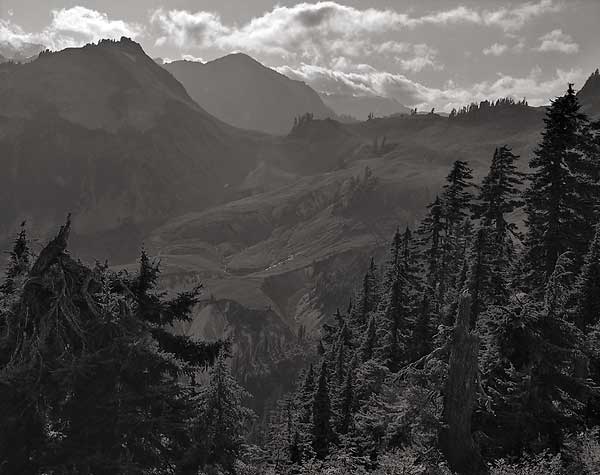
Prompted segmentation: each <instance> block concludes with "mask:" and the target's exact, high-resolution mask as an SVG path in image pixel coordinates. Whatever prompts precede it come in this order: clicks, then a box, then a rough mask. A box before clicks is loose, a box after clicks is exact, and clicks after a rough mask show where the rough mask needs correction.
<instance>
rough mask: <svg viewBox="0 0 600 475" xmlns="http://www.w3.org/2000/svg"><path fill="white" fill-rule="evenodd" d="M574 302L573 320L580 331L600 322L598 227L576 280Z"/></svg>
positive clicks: (599, 235) (599, 239) (599, 233)
mask: <svg viewBox="0 0 600 475" xmlns="http://www.w3.org/2000/svg"><path fill="white" fill-rule="evenodd" d="M575 301H576V303H575V305H576V306H575V312H574V317H575V318H574V320H575V323H576V325H577V326H578V327H579V329H580V330H583V331H585V330H586V329H587V328H588V327H589V326H591V325H595V324H597V323H598V322H599V321H600V320H599V319H600V225H596V234H595V236H594V239H593V240H592V241H591V242H590V246H589V250H588V252H587V254H586V256H585V259H584V262H583V266H582V268H581V271H580V273H579V276H578V278H577V283H576V287H575Z"/></svg>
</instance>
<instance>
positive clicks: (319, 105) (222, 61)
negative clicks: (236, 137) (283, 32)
mask: <svg viewBox="0 0 600 475" xmlns="http://www.w3.org/2000/svg"><path fill="white" fill-rule="evenodd" d="M163 67H164V68H165V69H166V70H167V71H169V72H170V73H171V74H173V76H174V77H175V78H177V79H178V80H179V81H180V82H181V83H182V84H183V85H184V86H185V88H186V89H187V91H188V92H189V94H190V96H191V97H192V98H193V99H194V100H195V101H196V102H197V103H198V104H200V106H202V107H203V108H204V109H206V110H207V111H208V112H209V113H211V114H212V115H214V116H215V117H218V118H219V119H221V120H222V121H224V122H227V123H228V124H232V125H234V126H236V127H240V128H244V129H253V130H259V131H263V132H268V133H272V134H287V133H288V132H289V131H290V129H291V127H292V124H293V122H294V118H295V117H297V116H299V115H302V114H305V113H307V112H310V113H313V114H314V115H315V117H317V118H324V117H333V116H335V114H334V113H333V111H332V110H331V109H330V108H328V107H327V106H326V105H325V104H323V101H322V100H321V98H320V97H319V95H318V94H317V93H316V92H315V91H314V90H312V89H311V88H310V87H309V86H307V85H306V84H304V83H303V82H300V81H294V80H291V79H289V78H287V77H286V76H284V75H282V74H279V73H278V72H276V71H274V70H272V69H270V68H267V67H265V66H263V65H262V64H260V63H259V62H258V61H255V60H254V59H252V58H251V57H249V56H247V55H245V54H241V53H237V54H230V55H228V56H225V57H223V58H219V59H216V60H214V61H210V62H208V63H204V64H203V63H200V62H192V61H174V62H172V63H167V64H165V65H164V66H163Z"/></svg>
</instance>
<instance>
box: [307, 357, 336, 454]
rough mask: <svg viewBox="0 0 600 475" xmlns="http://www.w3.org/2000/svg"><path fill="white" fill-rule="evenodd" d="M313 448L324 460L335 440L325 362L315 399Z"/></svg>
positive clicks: (322, 366) (324, 362) (320, 373)
mask: <svg viewBox="0 0 600 475" xmlns="http://www.w3.org/2000/svg"><path fill="white" fill-rule="evenodd" d="M312 409H313V414H312V415H313V419H312V446H313V449H314V451H315V454H316V456H317V458H319V459H324V458H325V457H327V455H328V454H329V445H330V444H331V443H332V442H333V441H334V439H335V433H334V432H333V429H332V427H331V418H332V412H331V402H330V399H329V387H328V384H327V363H326V361H325V360H323V363H322V364H321V371H320V372H319V382H318V384H317V389H316V391H315V394H314V398H313V406H312Z"/></svg>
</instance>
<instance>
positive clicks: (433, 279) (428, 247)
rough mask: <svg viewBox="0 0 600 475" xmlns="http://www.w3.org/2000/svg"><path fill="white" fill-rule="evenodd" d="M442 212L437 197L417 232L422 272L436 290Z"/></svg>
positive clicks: (440, 261) (441, 246)
mask: <svg viewBox="0 0 600 475" xmlns="http://www.w3.org/2000/svg"><path fill="white" fill-rule="evenodd" d="M444 229H445V221H444V210H443V207H442V202H441V200H440V198H439V196H436V198H435V200H434V201H433V203H431V204H429V205H428V206H427V214H426V215H425V217H424V218H423V220H422V221H421V225H420V226H419V229H418V231H417V234H418V236H419V239H418V242H419V245H420V246H421V261H422V263H423V265H424V269H423V272H424V274H425V277H426V280H427V282H428V283H429V285H430V286H431V287H433V288H434V289H435V288H437V286H438V284H439V283H440V281H441V279H442V257H443V256H442V250H443V248H444Z"/></svg>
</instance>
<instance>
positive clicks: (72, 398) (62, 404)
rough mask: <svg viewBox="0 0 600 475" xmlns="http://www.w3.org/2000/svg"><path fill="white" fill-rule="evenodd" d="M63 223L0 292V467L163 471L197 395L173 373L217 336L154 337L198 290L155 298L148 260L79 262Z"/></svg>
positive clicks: (188, 370)
mask: <svg viewBox="0 0 600 475" xmlns="http://www.w3.org/2000/svg"><path fill="white" fill-rule="evenodd" d="M70 227H71V223H70V220H68V221H67V224H66V225H65V226H63V227H62V228H61V230H60V232H59V233H58V235H57V236H56V237H55V238H54V239H53V240H52V241H51V242H50V243H49V244H48V245H47V246H46V247H45V248H44V249H43V250H42V251H41V253H40V254H39V256H38V257H37V259H36V260H35V262H34V263H33V265H32V266H31V268H30V269H28V270H27V271H26V278H25V279H24V280H23V284H22V285H19V286H17V287H13V291H12V294H10V295H9V294H6V293H0V313H1V315H0V348H2V351H1V354H2V355H3V360H2V362H0V365H1V366H0V425H2V428H3V429H2V432H3V433H4V434H10V437H9V438H6V437H0V459H1V460H3V463H4V465H3V467H2V469H3V470H5V471H7V473H95V474H112V473H128V474H137V473H140V474H142V473H148V472H149V471H159V472H161V471H168V470H170V469H171V468H172V467H176V466H178V465H180V463H181V460H182V457H183V455H184V454H185V452H186V451H187V450H188V449H189V447H190V445H191V444H192V434H191V431H190V427H189V425H188V424H186V422H187V421H188V420H189V418H190V415H191V414H193V412H194V410H195V408H196V404H195V401H194V398H193V397H192V396H193V390H192V387H191V386H190V385H189V384H186V383H185V382H184V381H182V378H183V379H185V377H186V376H188V377H189V376H191V375H192V374H194V373H195V372H196V371H198V370H200V369H202V368H204V367H205V366H206V365H207V364H209V363H211V361H212V360H213V359H214V358H215V357H216V356H217V355H218V354H219V352H220V351H222V349H223V344H222V343H219V342H217V343H215V344H206V343H202V342H198V341H195V340H192V339H190V338H187V337H183V336H178V337H175V336H173V337H172V338H168V337H167V338H163V337H162V333H161V331H162V330H163V327H162V324H161V322H164V323H165V324H171V323H176V322H178V321H186V320H189V318H190V312H191V308H192V306H193V305H194V304H195V303H196V302H197V298H198V292H199V289H194V291H192V292H186V293H183V294H180V295H179V296H177V297H175V299H172V300H167V299H165V298H164V296H163V295H162V294H160V293H157V292H156V291H155V287H154V285H155V282H156V280H155V279H154V277H153V276H155V275H156V272H157V270H156V269H155V268H154V267H153V266H151V267H152V270H149V269H148V268H147V267H146V266H148V261H147V259H143V260H142V265H141V268H140V272H139V273H138V274H135V275H133V276H131V275H129V274H125V273H121V274H114V273H111V272H110V271H108V269H107V267H106V266H97V267H96V268H95V269H89V268H87V267H86V266H84V265H83V264H81V263H79V262H76V261H74V260H73V259H72V258H71V257H70V256H69V255H68V254H67V252H66V248H67V239H68V235H69V231H70ZM23 241H24V235H23V236H21V238H20V239H18V243H17V246H16V250H15V256H17V257H18V256H21V257H19V259H18V260H21V259H22V256H23V252H22V251H19V249H21V250H22V249H24V248H25V246H24V245H23ZM14 262H16V261H13V263H12V264H11V265H13V264H14ZM12 268H13V269H14V265H13V267H12ZM23 269H25V267H23ZM23 272H24V270H23ZM142 282H144V285H143V286H142V285H141V283H142ZM142 302H144V303H145V304H142ZM142 308H143V311H142ZM155 322H156V323H155ZM5 356H6V357H5Z"/></svg>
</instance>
